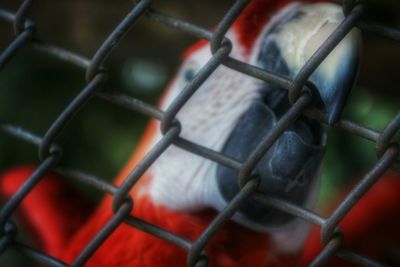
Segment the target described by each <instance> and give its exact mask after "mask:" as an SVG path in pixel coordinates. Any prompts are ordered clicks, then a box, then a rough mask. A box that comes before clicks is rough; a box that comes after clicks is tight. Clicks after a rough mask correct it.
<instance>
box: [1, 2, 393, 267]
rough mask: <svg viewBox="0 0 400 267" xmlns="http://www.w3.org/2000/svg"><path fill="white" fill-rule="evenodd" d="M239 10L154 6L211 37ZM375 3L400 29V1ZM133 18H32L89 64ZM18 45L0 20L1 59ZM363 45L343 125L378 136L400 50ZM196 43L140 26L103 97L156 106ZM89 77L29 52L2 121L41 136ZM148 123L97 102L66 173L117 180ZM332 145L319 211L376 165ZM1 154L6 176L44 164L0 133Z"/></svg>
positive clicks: (116, 7)
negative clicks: (210, 31)
mask: <svg viewBox="0 0 400 267" xmlns="http://www.w3.org/2000/svg"><path fill="white" fill-rule="evenodd" d="M21 2H22V1H15V0H2V1H0V8H5V9H8V10H11V11H16V10H17V9H18V7H19V5H20V4H21ZM232 3H233V1H227V0H224V1H221V0H220V1H211V0H207V1H205V0H202V1H183V0H180V1H177V0H173V1H155V4H154V7H155V8H156V9H159V10H161V11H163V12H165V13H167V14H170V15H173V16H176V17H178V18H181V19H184V20H188V21H190V22H192V23H195V24H198V25H201V26H203V27H205V28H211V27H213V26H214V25H216V24H217V23H218V21H219V20H220V18H221V17H222V16H223V14H224V13H225V12H226V11H227V10H228V8H229V7H230V5H231V4H232ZM372 3H373V7H372V8H371V9H370V11H369V12H368V15H367V17H368V18H369V19H373V20H376V21H379V22H382V23H385V24H388V25H391V26H393V27H396V28H400V2H399V1H397V0H392V1H389V0H388V1H372ZM131 8H132V3H131V2H130V1H122V0H118V1H106V0H101V1H100V0H98V1H94V0H86V1H82V0H68V1H66V0H64V1H51V0H41V1H36V2H35V3H34V4H33V7H32V10H31V12H30V14H31V15H30V18H31V19H32V20H33V21H34V22H35V23H36V26H37V28H38V32H37V34H36V37H38V38H39V39H41V40H44V41H46V42H48V43H51V44H54V45H57V46H60V47H62V48H65V49H67V50H71V51H74V52H77V53H79V54H82V55H84V56H86V57H87V58H90V57H91V56H92V55H93V54H94V53H95V51H96V50H97V48H98V47H99V46H100V45H101V43H102V42H103V41H104V40H105V38H106V37H107V36H108V35H109V33H110V32H111V31H112V30H113V29H114V28H115V26H116V25H117V24H118V23H119V22H120V20H121V19H122V18H123V17H124V16H125V15H126V14H127V13H128V12H129V11H130V9H131ZM13 38H14V35H13V31H12V25H11V24H8V23H6V22H4V21H1V20H0V51H3V50H4V49H5V47H7V45H8V44H9V43H10V42H11V41H12V40H13ZM363 38H364V49H363V60H362V68H361V72H360V78H359V81H358V83H357V86H356V88H355V90H354V91H353V92H352V95H351V98H350V100H349V103H348V105H347V107H346V110H345V115H344V117H345V118H346V119H350V120H354V121H356V122H357V123H360V124H362V125H365V126H369V127H371V128H374V129H378V130H381V129H383V128H384V127H385V125H386V124H387V123H388V122H389V121H390V119H391V118H393V117H394V115H395V114H396V113H398V112H399V110H400V108H399V106H400V105H399V103H400V101H399V100H400V82H399V78H400V72H399V70H400V45H399V43H395V42H394V41H391V40H386V39H383V38H381V37H378V36H375V35H371V34H364V36H363ZM195 41H196V39H195V38H193V37H191V36H188V35H186V34H184V33H181V32H178V31H176V30H172V29H170V28H167V27H165V26H162V25H159V24H157V23H155V22H152V21H149V20H147V19H145V18H142V19H140V21H139V22H138V23H137V25H135V26H134V27H133V28H132V30H131V31H130V32H129V34H128V35H127V36H126V37H125V39H124V40H123V41H122V42H121V43H120V44H119V45H118V47H117V48H116V49H115V50H114V51H113V53H112V54H111V56H110V57H109V58H108V59H107V61H106V63H105V65H106V67H107V69H108V71H109V79H108V81H107V84H106V86H105V89H106V90H115V91H118V92H123V93H126V94H128V95H131V96H134V97H137V98H139V99H141V100H144V101H147V102H149V103H155V102H156V100H157V98H158V96H159V95H160V93H161V92H162V90H163V88H164V86H165V85H166V83H167V82H168V80H169V79H170V78H171V77H172V76H173V75H174V72H175V70H176V68H177V67H178V66H179V64H180V62H181V57H180V54H181V53H182V52H183V51H184V49H185V48H186V47H187V46H188V45H190V44H191V43H193V42H195ZM84 75H85V74H84V72H83V71H82V70H81V69H78V68H76V67H75V66H72V65H70V64H67V63H65V62H61V61H59V60H57V59H54V58H51V57H49V56H47V55H44V54H41V53H40V52H37V51H35V50H33V49H30V48H29V47H26V48H24V49H22V50H21V51H20V52H19V53H18V54H17V56H16V57H14V58H13V59H12V61H11V62H10V63H8V65H6V67H5V68H4V69H3V70H2V71H0V95H1V97H0V120H2V121H6V122H10V123H13V124H17V125H20V126H22V127H24V128H26V129H28V130H30V131H32V132H34V133H37V134H39V135H43V134H44V133H45V132H46V130H47V129H48V127H49V126H50V125H51V123H52V122H53V121H54V120H55V119H56V118H57V116H58V115H59V114H60V112H61V111H62V110H63V109H64V108H65V107H66V105H67V104H68V103H69V102H70V101H71V100H72V99H73V98H74V97H75V96H76V95H77V94H78V93H79V91H80V90H81V89H82V88H83V87H84V86H85V78H84ZM147 120H148V118H146V117H144V116H141V115H139V114H136V113H133V112H129V111H127V110H124V109H122V108H119V107H116V106H114V105H111V104H109V103H106V102H104V101H102V100H100V99H94V100H92V101H91V102H90V103H89V104H88V105H86V106H85V107H84V108H83V110H82V111H81V112H80V113H79V115H78V116H77V117H76V118H75V119H73V121H72V123H71V124H69V125H68V127H67V128H66V129H65V131H64V132H63V134H62V135H61V136H60V138H59V139H58V143H59V144H61V146H62V147H63V158H62V162H61V164H62V165H64V166H69V167H74V168H79V169H82V170H84V171H85V172H89V173H93V174H95V175H98V176H99V177H103V178H104V179H108V180H112V178H113V177H114V176H115V175H116V174H117V173H118V170H119V169H120V168H121V167H122V166H123V165H124V162H125V160H126V159H127V158H128V156H129V155H130V153H131V152H132V151H133V150H134V147H135V145H136V142H137V139H138V137H139V136H140V135H141V133H142V130H143V128H144V126H145V124H146V122H147ZM329 135H330V136H329V147H328V152H327V155H326V164H325V167H324V172H323V175H324V176H323V184H322V186H323V187H322V193H321V196H322V198H321V203H324V202H325V201H326V200H329V198H330V197H331V196H332V195H333V194H334V193H335V190H336V188H338V187H341V186H343V184H346V183H348V182H351V180H352V178H358V177H360V176H361V175H362V173H363V172H365V171H366V170H367V169H368V168H369V167H370V166H372V164H374V162H376V156H375V150H374V144H373V143H371V142H369V141H365V140H363V139H361V138H358V137H353V136H352V135H350V134H348V133H344V132H342V131H340V130H336V129H331V131H330V134H329ZM0 151H1V153H0V171H2V170H4V169H6V168H8V167H10V166H13V165H18V164H22V163H38V162H39V161H38V157H37V148H36V147H34V146H31V145H29V144H26V143H24V142H22V141H20V140H17V139H15V138H12V137H10V136H8V135H5V134H3V133H0ZM80 189H81V190H83V191H84V193H85V194H86V195H88V196H89V197H91V198H93V200H97V199H99V197H101V196H100V195H98V194H96V193H93V192H89V190H90V188H80ZM20 237H21V238H24V235H23V234H21V235H20ZM16 255H18V256H16ZM15 264H23V265H24V266H26V264H28V263H27V261H26V259H25V258H24V257H21V256H19V254H16V253H13V252H10V251H7V252H6V253H5V254H4V255H2V256H1V257H0V266H14V265H15ZM15 266H19V265H15ZM21 266H22V265H21Z"/></svg>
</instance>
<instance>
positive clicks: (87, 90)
mask: <svg viewBox="0 0 400 267" xmlns="http://www.w3.org/2000/svg"><path fill="white" fill-rule="evenodd" d="M248 2H249V1H244V0H242V1H240V0H239V1H236V2H235V3H234V4H233V5H232V7H231V9H230V10H229V11H228V12H227V13H226V14H225V15H224V16H223V17H222V19H221V21H220V23H219V24H218V25H217V27H216V29H215V31H214V32H211V31H209V30H207V29H204V28H202V27H200V26H198V25H193V24H191V23H189V22H187V21H182V20H180V19H178V18H175V17H172V16H169V15H167V14H164V13H163V12H160V11H157V10H154V9H152V0H142V1H139V2H137V3H136V4H135V5H134V6H133V8H132V10H131V11H130V12H129V13H128V14H127V15H126V16H125V17H124V18H123V20H122V21H121V22H120V24H119V25H118V26H117V27H116V28H115V29H114V30H113V31H112V32H111V33H110V34H109V36H108V38H107V39H106V40H105V41H104V42H103V43H102V44H101V46H100V47H99V48H98V50H97V51H96V53H95V54H94V55H93V57H92V58H85V57H84V56H82V55H80V54H77V53H74V52H72V51H69V50H66V49H63V48H60V47H57V46H54V45H51V44H48V43H45V42H44V41H42V40H39V39H37V38H36V37H35V33H36V31H37V29H36V27H35V23H34V22H33V21H30V20H29V19H28V14H29V10H30V8H31V6H32V4H33V1H32V0H25V1H24V2H23V3H22V4H21V6H20V8H19V9H18V11H17V12H16V13H12V12H9V11H6V10H3V9H0V19H2V20H5V21H7V22H9V23H10V24H11V25H12V26H13V29H14V33H15V38H14V40H12V42H10V44H9V45H8V47H7V48H6V49H5V50H4V51H3V52H2V53H1V54H0V70H1V69H3V68H4V67H5V66H6V64H7V63H8V62H9V61H10V60H12V59H13V57H14V56H15V55H16V53H17V52H18V51H19V50H21V49H24V48H25V47H26V46H30V47H32V48H33V49H36V50H39V51H40V52H42V53H44V54H47V55H48V56H50V57H54V58H57V59H59V60H61V61H62V62H65V63H69V64H73V65H76V66H77V67H79V68H81V69H82V70H84V71H85V72H86V82H87V84H86V86H85V87H84V88H83V89H82V90H81V91H80V93H79V94H78V95H77V96H76V97H75V98H74V99H73V100H72V101H71V102H70V103H69V105H68V106H67V107H66V108H65V109H64V111H62V112H61V114H59V116H58V117H57V119H56V120H55V121H54V123H53V124H52V125H50V127H49V128H48V130H47V132H46V134H45V135H44V136H37V135H35V134H34V133H31V132H30V131H28V130H26V129H24V128H22V127H20V126H18V125H12V124H7V123H3V122H0V130H1V131H2V132H4V133H7V134H9V135H12V136H15V137H17V138H19V139H21V140H23V141H27V142H29V143H32V144H34V145H36V146H37V147H38V151H39V157H40V160H41V164H40V165H39V166H38V167H37V169H36V171H35V172H34V173H33V174H32V175H31V176H30V177H29V178H28V179H27V181H26V183H25V184H24V185H23V186H21V187H20V188H19V189H18V191H17V192H16V193H15V194H14V195H13V196H12V197H11V198H10V199H8V200H7V202H6V203H5V205H4V206H3V207H2V209H1V211H0V229H1V232H0V253H2V252H4V251H5V250H7V249H10V248H13V249H16V250H18V251H20V252H22V253H24V254H26V255H28V256H29V257H30V258H32V259H34V260H35V261H37V262H39V263H42V264H45V265H48V266H57V267H58V266H82V265H84V264H85V262H87V261H88V260H89V259H90V257H91V256H92V255H93V253H94V252H95V251H96V249H98V248H99V246H100V245H101V244H102V243H103V242H104V241H105V240H106V239H107V237H108V236H109V235H111V233H113V231H114V230H115V229H116V228H118V227H119V226H120V225H121V224H126V225H129V226H131V227H133V228H137V229H140V230H141V231H144V232H147V233H149V234H151V235H154V236H156V237H158V238H161V239H164V240H166V241H168V242H170V243H172V244H174V245H176V246H179V247H181V248H183V249H185V250H187V252H188V259H189V260H188V262H189V265H190V266H206V265H207V257H204V255H205V254H204V247H205V246H206V244H207V242H208V241H209V240H210V239H211V238H212V237H213V235H214V234H215V233H216V232H217V231H218V229H219V227H220V225H221V224H222V223H223V222H225V221H227V220H229V219H230V218H231V216H232V215H233V214H234V212H235V211H236V210H237V209H238V208H239V206H240V204H241V203H243V201H245V200H246V199H247V198H249V197H255V198H257V199H258V200H259V201H262V202H263V203H265V204H266V205H269V206H272V207H274V208H276V209H279V210H281V211H284V212H286V213H289V214H292V215H294V216H297V217H299V218H302V219H303V220H305V221H307V222H309V223H311V224H313V225H316V226H318V227H320V228H321V237H322V241H323V243H324V244H325V248H324V250H323V251H322V252H321V253H320V254H319V255H318V257H316V258H315V259H314V261H313V263H312V265H313V266H321V265H323V264H324V263H326V262H327V261H329V259H330V258H332V257H334V256H339V257H341V258H343V259H346V260H348V261H351V262H353V263H356V264H359V265H362V266H364V265H368V266H382V265H381V264H380V263H378V262H375V261H373V260H371V259H369V258H367V257H365V256H363V255H360V254H357V253H355V252H353V251H352V250H351V248H346V247H344V246H343V244H342V240H343V234H342V233H341V232H340V229H339V223H340V222H341V220H342V219H343V218H344V217H345V215H346V214H347V213H348V212H349V211H350V210H351V209H352V208H353V207H354V206H355V204H356V203H357V202H358V201H359V200H360V198H361V197H362V196H363V195H364V194H366V193H367V191H368V190H369V189H370V188H371V187H373V186H374V184H375V183H376V182H377V181H378V180H379V179H380V177H381V176H382V174H383V173H385V172H386V171H387V170H388V169H390V168H392V169H394V170H396V171H400V161H399V159H398V154H399V150H400V148H399V145H398V144H397V143H395V142H394V141H393V137H394V136H395V134H396V133H398V132H399V129H400V114H398V115H397V116H395V118H393V120H392V121H391V122H390V123H389V124H388V125H387V127H386V128H385V129H384V130H383V131H377V130H374V129H371V128H368V127H364V126H362V125H359V124H357V123H355V122H352V121H348V120H340V121H339V122H338V123H336V124H335V126H334V127H336V128H340V129H342V130H343V131H346V132H348V133H350V134H352V135H356V136H359V137H361V138H364V139H366V140H369V141H371V142H374V143H375V145H376V153H377V155H378V161H377V162H376V164H375V165H374V166H372V167H371V169H370V170H369V171H368V172H367V174H366V175H365V176H364V177H363V178H362V179H360V181H359V182H358V183H357V184H356V185H355V186H354V188H353V189H352V190H351V192H350V193H348V195H347V196H346V198H345V199H344V200H343V201H342V202H341V203H340V205H338V207H337V208H336V209H335V210H334V212H333V213H332V214H331V215H330V216H329V217H323V216H321V215H319V214H316V213H314V212H312V211H310V210H306V209H304V208H301V207H299V206H297V205H295V204H294V203H288V202H285V201H283V200H280V199H277V198H274V197H271V196H267V195H263V194H261V193H259V192H258V191H257V183H256V181H255V180H254V179H253V178H252V177H251V175H250V174H251V171H252V169H253V168H254V167H255V165H256V164H257V162H258V160H259V159H260V155H263V154H264V153H265V152H266V151H267V150H268V149H269V147H271V145H272V144H273V143H274V142H275V141H276V140H277V139H278V138H279V136H280V135H281V134H282V133H283V131H285V129H287V128H288V127H289V126H290V124H291V123H292V122H293V121H295V120H296V119H297V118H298V117H299V116H300V115H305V116H307V117H309V118H311V119H314V120H317V121H320V122H322V123H325V124H326V122H327V118H326V115H325V114H322V113H321V112H319V111H318V110H316V109H313V108H312V107H311V106H310V105H309V104H310V102H311V97H310V95H308V94H305V93H303V91H302V90H303V87H304V84H305V82H306V80H307V79H308V77H309V76H310V75H311V74H312V73H313V71H314V70H315V69H316V68H317V67H318V66H319V64H320V63H321V62H322V61H323V60H324V58H325V57H327V55H328V54H329V53H330V51H332V50H333V49H334V48H335V46H336V45H337V44H338V43H339V42H340V40H342V39H343V38H344V36H345V35H346V34H347V33H348V32H349V31H350V30H351V29H352V28H354V27H358V28H360V29H361V30H362V31H364V32H372V33H374V34H376V35H378V36H381V37H385V38H390V39H392V40H394V41H397V42H399V41H400V31H398V30H396V29H393V28H391V27H388V26H385V25H380V24H378V23H373V22H365V21H363V20H362V19H361V16H362V14H363V12H364V8H365V5H367V4H368V3H367V2H366V3H364V2H358V1H355V0H347V1H346V0H344V1H342V6H343V11H344V14H345V15H346V19H345V20H344V21H343V22H342V23H341V24H340V26H339V27H338V28H337V29H336V30H335V31H334V33H333V34H332V35H331V36H330V37H329V38H328V39H327V40H326V42H324V43H323V45H322V46H321V47H320V48H319V49H318V51H317V52H316V53H315V55H314V56H313V57H312V58H311V59H310V60H309V61H308V62H307V63H306V64H305V65H304V66H303V68H302V69H301V71H300V72H299V74H298V75H297V76H296V77H295V79H294V80H286V79H283V78H281V77H278V76H275V75H274V74H273V73H268V72H266V71H263V70H262V69H260V68H257V67H255V66H252V65H248V64H246V63H244V62H240V61H238V60H236V59H233V58H231V57H230V56H229V54H230V51H231V48H232V47H231V46H232V44H231V43H230V41H229V40H228V39H227V38H226V37H225V33H226V32H227V30H228V29H229V28H230V27H231V25H232V23H233V21H234V20H235V18H236V17H237V16H239V15H240V13H241V11H242V10H243V8H244V7H245V6H246V5H247V4H248ZM142 17H145V18H147V19H150V20H152V21H155V22H158V23H160V24H163V25H166V26H168V27H171V28H173V29H175V30H177V31H183V32H185V33H187V34H190V35H194V36H195V37H198V38H203V39H206V40H208V41H209V42H210V44H211V50H212V54H213V56H212V58H211V59H210V60H209V61H208V63H207V64H205V65H204V66H203V67H202V69H201V71H200V72H199V74H198V77H197V79H195V80H193V81H192V82H190V83H189V84H188V85H187V86H186V87H185V89H184V90H183V91H182V93H181V94H180V95H179V96H178V97H177V98H176V99H175V100H174V101H173V102H172V104H171V105H170V106H169V107H168V108H167V109H166V110H165V111H161V110H159V109H157V108H156V107H154V106H151V105H149V104H147V103H145V102H142V101H141V100H139V99H135V98H132V97H130V96H128V95H123V94H119V93H108V92H101V91H100V90H101V88H102V86H103V85H104V82H105V80H106V76H107V69H106V68H105V67H104V66H103V63H104V61H105V59H106V58H107V57H108V56H109V55H110V54H112V52H113V50H114V49H116V48H117V46H118V44H119V42H120V41H121V40H122V39H123V37H124V35H125V33H127V32H128V31H129V30H130V29H131V28H132V26H133V25H134V24H135V22H136V21H137V20H138V19H140V18H142ZM219 65H225V66H227V67H229V68H232V69H234V70H237V71H240V72H242V73H245V74H247V75H249V76H253V77H255V78H257V79H261V80H263V81H267V82H269V83H273V84H275V85H278V86H279V87H280V88H281V89H283V90H288V93H289V98H290V101H291V103H292V107H291V108H290V110H289V111H288V112H287V113H286V114H285V115H284V116H283V117H282V118H281V119H280V121H279V122H278V123H277V125H276V127H275V128H273V130H272V131H271V132H270V133H269V134H268V135H267V136H265V137H264V139H263V141H262V143H261V145H260V146H259V147H258V148H257V149H256V150H255V151H253V152H252V153H251V155H250V156H249V158H248V160H246V161H245V162H237V161H235V160H233V159H231V158H228V157H226V156H224V155H223V154H221V153H219V152H217V151H213V150H211V149H209V148H207V147H203V146H201V145H198V144H195V143H193V142H191V141H190V140H186V139H183V138H181V137H180V136H179V134H180V131H181V126H180V123H179V120H177V118H176V117H175V116H176V114H177V113H178V111H179V110H180V109H181V108H182V106H184V105H185V103H186V102H187V101H188V99H189V98H190V97H191V95H192V94H193V93H194V92H195V91H196V90H197V89H198V88H199V86H200V85H201V84H202V82H203V81H205V80H206V79H207V78H208V77H209V76H210V75H211V74H212V73H213V71H214V70H215V69H216V68H217V67H218V66H219ZM94 97H100V98H102V99H104V100H107V101H109V102H111V103H114V104H117V105H120V106H123V107H125V108H127V109H129V110H131V111H134V112H138V113H141V114H143V115H145V116H149V117H152V118H156V119H157V120H160V122H161V124H160V125H161V131H162V133H163V138H162V139H161V140H160V141H159V142H158V143H157V144H156V145H155V146H154V147H153V148H152V149H151V150H150V151H149V152H148V154H147V155H145V156H144V157H143V159H142V161H141V162H140V164H138V165H137V166H136V167H135V168H134V169H133V170H132V171H131V173H130V174H129V175H128V177H126V178H125V180H124V182H123V183H122V184H121V185H120V186H119V187H116V186H115V185H113V184H110V183H107V182H105V181H103V180H102V179H100V178H98V177H95V176H93V175H90V174H87V173H84V172H81V171H78V170H72V169H65V168H63V169H61V172H62V173H64V174H66V175H68V176H70V177H73V178H74V179H76V180H77V181H79V182H81V183H86V184H88V185H90V186H92V187H93V188H95V189H97V190H100V191H102V192H105V193H107V194H110V195H112V197H113V211H114V216H113V217H112V218H111V219H110V220H109V222H108V223H107V224H106V225H105V226H104V227H103V228H102V229H101V231H100V232H98V233H97V235H96V236H95V237H94V238H93V239H92V241H91V242H90V243H89V244H87V246H86V247H85V248H84V249H83V250H82V251H81V253H80V254H79V255H78V256H77V258H76V259H75V260H74V261H73V263H72V264H71V265H68V264H66V263H64V262H62V261H61V260H58V259H55V258H53V257H51V256H49V255H47V254H46V253H43V252H41V251H39V250H37V249H35V248H33V247H31V246H29V245H26V244H23V243H21V242H19V241H17V240H16V239H15V234H16V231H17V228H16V225H15V224H14V223H13V222H12V221H11V219H10V216H11V215H12V214H13V213H14V212H15V211H16V210H17V209H18V206H19V205H20V203H21V201H22V200H23V199H24V198H25V197H26V196H27V194H28V193H29V192H30V191H31V190H32V189H33V188H35V186H36V185H37V184H38V182H39V181H40V180H41V179H42V177H43V175H44V174H45V173H46V172H47V171H49V170H51V169H53V168H54V167H56V166H57V163H58V162H59V160H60V157H61V151H62V148H61V147H59V146H58V145H57V144H56V140H57V138H58V137H59V135H60V134H61V133H62V132H63V130H64V129H65V128H66V127H68V124H69V123H70V122H71V120H73V119H74V117H75V116H77V115H79V111H80V109H81V108H82V107H83V106H85V105H86V104H87V103H88V102H89V101H91V99H92V98H94ZM172 144H173V145H176V146H179V147H181V148H182V149H184V150H187V151H189V152H191V153H195V154H197V155H200V156H202V157H205V158H207V159H208V160H211V161H215V162H218V163H220V164H223V165H225V166H228V167H230V168H232V169H234V170H237V171H238V172H239V177H238V179H239V181H240V185H241V191H240V192H239V193H238V194H237V196H236V197H235V198H234V199H233V200H232V201H231V202H230V203H229V205H228V206H227V208H226V209H225V210H224V211H222V212H221V213H219V215H218V216H217V217H216V218H215V219H214V221H213V222H212V223H211V224H210V225H209V226H208V227H207V228H206V230H205V231H204V232H203V233H202V234H201V236H200V237H199V238H198V239H197V240H191V241H189V240H186V239H184V238H182V237H180V236H178V235H176V234H174V233H171V232H169V231H167V230H165V229H161V228H158V227H156V226H155V225H152V224H150V223H149V222H146V221H142V220H140V219H139V218H136V217H134V216H132V215H131V212H132V210H133V209H134V204H133V203H134V202H133V200H132V199H130V197H129V191H130V190H131V189H132V187H133V186H134V185H135V183H136V182H137V181H138V180H139V179H140V177H141V176H142V175H143V174H144V172H145V171H146V170H147V169H148V168H149V166H150V165H151V164H152V163H153V162H154V161H155V160H156V159H157V158H158V157H159V156H160V155H161V154H162V153H163V152H164V151H165V150H166V149H167V148H168V147H169V146H170V145H172Z"/></svg>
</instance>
